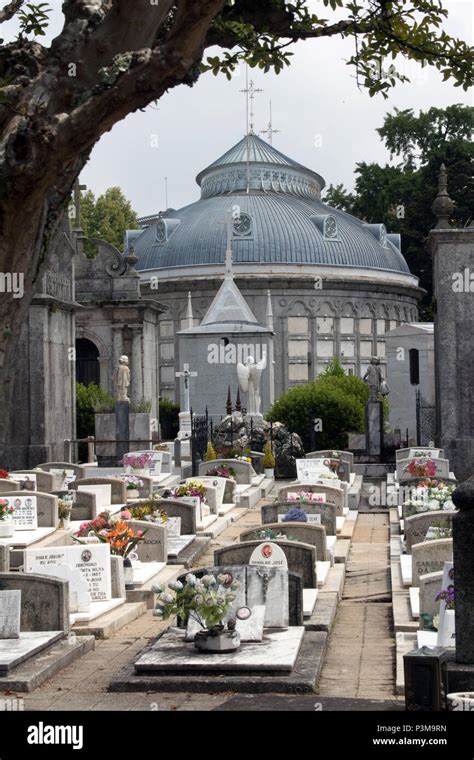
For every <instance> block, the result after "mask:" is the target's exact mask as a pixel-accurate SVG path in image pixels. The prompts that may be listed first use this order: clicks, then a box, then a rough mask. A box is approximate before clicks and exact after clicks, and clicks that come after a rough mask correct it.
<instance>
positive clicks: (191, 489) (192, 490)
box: [172, 480, 206, 503]
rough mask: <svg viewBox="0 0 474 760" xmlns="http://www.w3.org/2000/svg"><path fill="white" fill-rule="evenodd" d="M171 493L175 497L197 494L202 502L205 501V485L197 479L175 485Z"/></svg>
mask: <svg viewBox="0 0 474 760" xmlns="http://www.w3.org/2000/svg"><path fill="white" fill-rule="evenodd" d="M172 495H173V497H174V498H177V499H179V498H183V497H186V496H195V497H196V496H197V497H199V500H200V501H201V503H204V502H205V501H206V486H205V484H204V483H200V482H199V481H198V480H189V481H188V482H187V483H182V484H181V485H179V486H177V487H176V488H175V489H174V490H173V492H172Z"/></svg>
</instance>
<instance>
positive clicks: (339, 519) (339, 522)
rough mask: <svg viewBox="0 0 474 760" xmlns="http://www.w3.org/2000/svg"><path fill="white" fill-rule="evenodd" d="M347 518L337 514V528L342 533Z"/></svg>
mask: <svg viewBox="0 0 474 760" xmlns="http://www.w3.org/2000/svg"><path fill="white" fill-rule="evenodd" d="M345 520H346V518H345V517H341V516H340V515H336V530H337V532H338V533H340V532H341V531H342V529H343V527H344V522H345Z"/></svg>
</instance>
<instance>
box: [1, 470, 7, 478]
mask: <svg viewBox="0 0 474 760" xmlns="http://www.w3.org/2000/svg"><path fill="white" fill-rule="evenodd" d="M8 477H9V472H8V470H0V478H8Z"/></svg>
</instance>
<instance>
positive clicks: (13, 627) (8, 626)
mask: <svg viewBox="0 0 474 760" xmlns="http://www.w3.org/2000/svg"><path fill="white" fill-rule="evenodd" d="M20 619H21V591H18V590H17V591H0V639H18V638H19V637H20Z"/></svg>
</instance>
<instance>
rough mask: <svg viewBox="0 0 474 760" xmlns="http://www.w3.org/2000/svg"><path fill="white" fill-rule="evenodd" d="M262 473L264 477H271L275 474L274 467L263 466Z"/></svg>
mask: <svg viewBox="0 0 474 760" xmlns="http://www.w3.org/2000/svg"><path fill="white" fill-rule="evenodd" d="M263 474H264V475H265V477H266V478H273V477H274V476H275V469H274V468H273V467H264V468H263Z"/></svg>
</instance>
